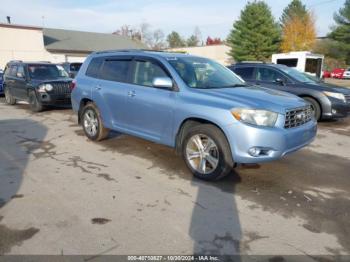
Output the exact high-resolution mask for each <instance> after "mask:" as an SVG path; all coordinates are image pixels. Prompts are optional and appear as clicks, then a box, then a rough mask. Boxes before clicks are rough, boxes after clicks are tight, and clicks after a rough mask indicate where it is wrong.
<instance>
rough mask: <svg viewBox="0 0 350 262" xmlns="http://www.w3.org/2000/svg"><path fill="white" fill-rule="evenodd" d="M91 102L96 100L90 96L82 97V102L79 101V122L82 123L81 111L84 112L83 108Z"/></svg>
mask: <svg viewBox="0 0 350 262" xmlns="http://www.w3.org/2000/svg"><path fill="white" fill-rule="evenodd" d="M90 102H92V103H93V102H94V101H93V100H91V99H90V98H86V97H84V98H82V99H81V100H80V103H79V111H78V124H80V123H81V113H82V109H83V108H84V106H86V105H87V104H88V103H90Z"/></svg>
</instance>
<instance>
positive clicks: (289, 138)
mask: <svg viewBox="0 0 350 262" xmlns="http://www.w3.org/2000/svg"><path fill="white" fill-rule="evenodd" d="M225 133H226V135H227V137H228V140H229V143H230V147H231V152H232V157H233V160H234V161H235V162H236V163H241V164H245V163H247V164H250V163H261V162H267V161H272V160H276V159H279V158H281V157H283V156H284V155H286V154H288V153H291V152H294V151H296V150H298V149H300V148H302V147H305V146H306V145H308V144H310V143H311V142H312V141H313V140H314V138H315V136H316V133H317V122H316V121H315V120H311V121H310V122H308V123H306V124H304V125H302V126H299V127H295V128H289V129H285V128H284V127H275V128H266V127H256V126H250V125H246V124H244V123H241V122H237V123H235V124H232V125H230V126H229V127H228V128H227V130H226V132H225ZM254 147H258V148H260V149H262V152H263V154H262V155H259V156H252V155H251V154H249V150H250V149H251V148H254Z"/></svg>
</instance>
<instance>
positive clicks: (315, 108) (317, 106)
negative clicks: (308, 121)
mask: <svg viewBox="0 0 350 262" xmlns="http://www.w3.org/2000/svg"><path fill="white" fill-rule="evenodd" d="M304 99H305V100H306V101H308V102H309V103H310V104H311V107H312V110H313V112H314V116H315V119H316V120H317V121H319V120H320V119H321V107H320V104H319V103H318V102H317V101H316V100H315V99H313V98H311V97H304Z"/></svg>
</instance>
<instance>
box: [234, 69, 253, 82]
mask: <svg viewBox="0 0 350 262" xmlns="http://www.w3.org/2000/svg"><path fill="white" fill-rule="evenodd" d="M234 72H235V73H236V74H237V75H239V76H240V77H242V78H243V79H245V80H254V79H255V76H254V67H238V68H235V69H234Z"/></svg>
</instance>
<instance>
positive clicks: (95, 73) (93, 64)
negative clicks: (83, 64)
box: [86, 57, 104, 78]
mask: <svg viewBox="0 0 350 262" xmlns="http://www.w3.org/2000/svg"><path fill="white" fill-rule="evenodd" d="M103 60H104V58H102V57H96V58H93V59H92V60H91V61H90V64H89V66H88V69H87V70H86V75H87V76H90V77H94V78H99V74H100V68H101V66H102V63H103Z"/></svg>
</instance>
